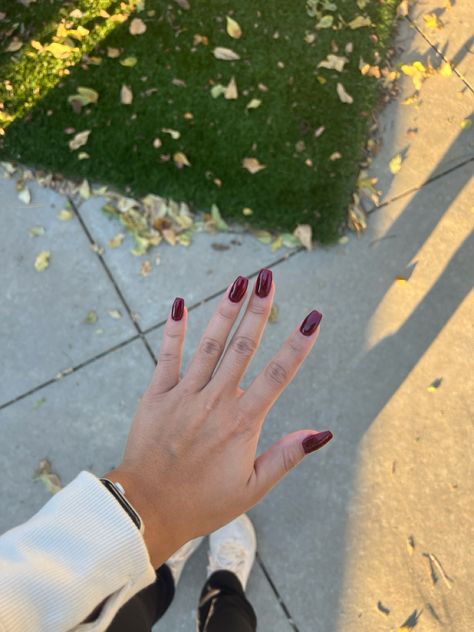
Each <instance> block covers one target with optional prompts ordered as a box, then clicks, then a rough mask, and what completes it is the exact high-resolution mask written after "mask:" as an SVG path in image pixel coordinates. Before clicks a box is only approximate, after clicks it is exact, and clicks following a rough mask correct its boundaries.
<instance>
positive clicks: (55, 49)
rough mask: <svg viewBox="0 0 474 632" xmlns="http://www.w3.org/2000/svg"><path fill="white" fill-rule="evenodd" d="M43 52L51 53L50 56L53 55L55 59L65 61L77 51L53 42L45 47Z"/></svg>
mask: <svg viewBox="0 0 474 632" xmlns="http://www.w3.org/2000/svg"><path fill="white" fill-rule="evenodd" d="M43 50H44V51H46V52H48V53H51V55H53V57H55V58H56V59H67V58H68V57H70V56H71V55H72V53H73V52H75V51H77V50H78V49H77V48H71V46H65V45H64V44H59V43H58V42H53V43H52V44H49V45H48V46H45V47H44V49H43Z"/></svg>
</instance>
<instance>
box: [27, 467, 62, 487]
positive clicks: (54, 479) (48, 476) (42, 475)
mask: <svg viewBox="0 0 474 632" xmlns="http://www.w3.org/2000/svg"><path fill="white" fill-rule="evenodd" d="M33 480H40V481H42V482H43V483H44V485H45V486H46V489H47V490H48V491H49V492H51V494H56V493H57V492H59V490H60V489H61V479H60V478H59V476H58V475H57V474H54V473H53V472H52V471H51V463H50V462H49V461H48V459H43V460H42V461H40V463H39V467H38V469H37V470H36V471H35V473H34V475H33Z"/></svg>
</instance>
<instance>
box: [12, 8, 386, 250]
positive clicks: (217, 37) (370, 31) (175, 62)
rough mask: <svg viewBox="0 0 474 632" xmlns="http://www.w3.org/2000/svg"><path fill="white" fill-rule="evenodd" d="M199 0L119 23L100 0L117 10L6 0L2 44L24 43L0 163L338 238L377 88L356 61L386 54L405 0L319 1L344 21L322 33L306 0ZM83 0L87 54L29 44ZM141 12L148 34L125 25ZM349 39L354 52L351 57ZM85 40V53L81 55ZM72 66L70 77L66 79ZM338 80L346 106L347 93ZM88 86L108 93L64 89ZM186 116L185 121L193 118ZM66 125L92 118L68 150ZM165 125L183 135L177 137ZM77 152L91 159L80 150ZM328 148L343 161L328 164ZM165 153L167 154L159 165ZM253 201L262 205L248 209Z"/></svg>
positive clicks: (44, 37) (46, 39)
mask: <svg viewBox="0 0 474 632" xmlns="http://www.w3.org/2000/svg"><path fill="white" fill-rule="evenodd" d="M190 2H191V8H190V10H184V9H182V8H181V7H180V6H179V4H178V3H177V2H175V1H173V0H170V1H169V2H161V1H159V0H146V3H143V2H142V5H143V6H144V10H141V11H139V12H138V13H134V14H132V15H131V16H130V17H129V18H128V20H127V21H126V22H124V23H122V24H117V23H111V22H110V20H109V19H107V18H106V17H100V16H98V15H97V14H98V12H99V9H101V8H102V9H107V11H108V12H109V13H110V14H114V13H120V12H121V11H122V12H123V7H122V10H121V9H120V3H119V2H117V1H112V2H111V1H110V0H87V1H86V0H83V1H79V0H77V1H75V2H64V1H60V0H50V1H49V2H48V1H47V0H43V1H41V2H36V3H33V4H31V5H30V6H29V7H26V6H23V5H21V4H13V3H12V0H0V12H4V13H6V14H7V15H6V17H5V18H4V20H3V22H2V25H1V27H0V32H1V31H3V35H4V37H5V35H6V36H7V37H6V38H5V45H4V47H5V46H7V45H8V42H9V41H11V39H12V37H15V36H16V37H18V38H19V39H20V40H22V41H23V42H24V46H23V47H22V48H21V49H20V50H19V51H18V52H14V53H3V54H0V102H3V104H4V109H3V111H2V110H0V124H1V120H2V114H3V120H4V121H5V123H4V128H5V133H4V136H3V137H1V139H0V157H1V159H3V160H17V161H20V162H22V163H24V164H26V165H30V166H34V167H41V168H45V169H49V170H52V171H56V172H60V173H62V174H64V175H65V176H68V177H76V178H83V177H85V178H89V179H90V180H91V181H94V182H101V183H103V184H108V185H115V186H117V187H118V188H119V189H120V190H121V191H123V192H125V193H127V194H129V195H133V196H143V195H146V194H148V193H155V194H157V195H161V196H164V197H171V198H172V199H175V200H177V201H186V202H188V203H190V204H191V205H192V206H194V207H195V208H196V209H198V210H208V209H209V208H210V206H211V205H212V204H213V203H215V204H217V205H218V207H219V208H220V211H221V214H222V215H223V216H224V218H227V219H231V218H237V219H240V220H245V221H247V222H250V223H253V224H254V225H256V226H259V227H264V228H275V229H278V230H286V231H292V230H293V229H294V228H295V226H296V225H297V224H301V223H309V224H311V225H312V227H313V234H314V236H315V237H316V238H317V239H318V240H320V241H322V242H328V241H331V240H333V239H335V238H336V237H337V235H338V233H339V229H340V227H341V224H342V223H343V221H344V219H345V214H346V209H347V206H348V203H349V202H350V200H351V194H352V192H353V190H354V187H355V180H356V177H357V173H358V164H359V162H360V159H361V157H362V154H363V149H364V146H365V142H366V138H367V131H368V125H369V123H370V114H371V112H372V111H373V109H374V107H375V104H376V100H377V95H378V88H379V86H378V85H377V80H376V79H374V78H373V77H369V76H363V75H362V74H361V73H360V70H359V62H360V58H362V59H363V60H364V61H366V62H368V63H370V64H380V61H379V60H378V59H377V57H376V55H380V58H381V59H382V60H383V58H384V55H385V52H386V50H387V47H388V45H389V41H390V34H391V31H392V26H393V23H394V20H395V5H396V3H397V0H385V1H383V0H369V1H368V2H367V3H366V6H364V0H358V2H359V6H358V3H357V2H356V0H334V4H336V5H337V10H336V11H330V10H329V11H328V10H325V11H323V12H322V13H323V14H324V15H333V16H334V17H335V20H334V23H335V24H336V25H339V26H340V28H337V29H334V28H323V29H319V30H317V29H316V28H315V24H316V22H317V18H315V17H310V16H309V15H308V12H307V5H306V3H305V2H304V1H302V0H301V1H298V2H288V1H287V0H274V1H273V2H271V3H269V2H264V1H262V0H240V2H238V3H235V2H230V1H227V0H219V1H213V2H202V1H201V2H197V1H196V0H190ZM325 2H326V6H327V4H328V0H320V2H319V4H318V8H319V9H321V8H322V7H323V5H324V3H325ZM360 6H362V7H363V9H361V8H359V7H360ZM75 8H79V9H81V10H82V11H83V13H84V14H83V17H81V18H74V19H72V20H71V24H73V25H74V26H71V28H77V25H83V26H84V27H86V28H87V29H88V30H89V31H90V34H89V35H88V36H87V37H86V38H84V39H83V40H81V41H80V42H79V41H75V40H74V41H73V42H71V43H73V44H74V45H76V46H77V47H78V49H80V50H79V51H78V52H77V53H75V54H74V55H73V56H72V58H70V59H67V60H58V59H55V58H54V57H53V56H52V55H51V54H50V53H41V54H39V53H38V51H37V50H36V49H35V48H33V47H32V46H31V44H30V42H31V40H36V41H39V42H40V43H41V44H42V45H46V44H49V43H50V42H51V41H52V37H53V35H54V34H55V33H56V28H57V26H58V23H59V22H60V21H61V19H63V18H65V17H67V16H68V14H69V13H70V12H71V10H72V9H75ZM140 8H141V7H140V6H139V7H138V9H140ZM149 12H151V14H150V13H149ZM153 12H154V14H153ZM227 15H229V16H231V17H232V18H234V19H235V20H237V22H238V23H239V24H240V26H241V27H242V31H243V36H242V37H241V38H240V39H232V38H231V37H229V35H228V34H227V33H226V16H227ZM358 15H364V16H365V15H366V16H369V17H370V18H371V20H372V23H373V26H370V27H363V28H359V29H355V30H352V29H350V28H349V27H348V26H347V25H345V26H344V24H346V23H348V22H350V21H351V20H353V19H354V18H355V17H357V16H358ZM339 16H340V17H339ZM133 17H139V18H141V19H142V20H143V21H144V22H145V24H146V27H147V30H146V32H145V33H144V34H142V35H131V34H130V33H129V25H130V21H131V19H132V18H133ZM69 19H70V18H69ZM15 24H16V25H17V26H16V27H15V26H14V25H15ZM309 33H314V34H315V36H316V37H315V40H314V42H312V43H308V42H307V41H305V36H307V35H308V34H309ZM195 34H199V35H201V36H206V37H207V38H208V45H205V44H198V45H194V36H195ZM275 34H278V37H277V36H276V35H275ZM374 36H376V37H374ZM349 43H352V46H353V50H352V52H349V53H347V52H345V46H346V45H347V44H349ZM217 46H220V47H226V48H230V49H232V50H233V51H235V52H236V53H238V54H239V56H240V60H238V61H223V60H219V59H216V58H215V57H214V55H213V50H214V48H215V47H217ZM107 47H113V48H119V49H121V50H122V53H121V55H120V57H119V58H110V57H108V56H107ZM84 51H85V53H86V55H87V54H88V56H89V57H87V56H86V57H85V58H84V57H82V55H83V53H84ZM28 53H29V54H30V56H28ZM330 53H332V54H334V53H335V54H336V55H339V56H346V57H347V58H348V60H349V61H348V63H346V65H345V67H344V69H343V71H342V72H337V71H335V70H328V69H325V68H319V69H318V68H317V65H318V63H319V62H321V61H322V60H324V59H325V58H326V57H327V55H328V54H330ZM81 57H82V59H81ZM91 57H92V61H91V59H90V58H91ZM126 57H136V59H137V63H136V65H135V66H133V67H124V66H122V65H121V64H120V60H123V59H124V58H126ZM98 58H100V59H98ZM99 61H100V63H98V62H99ZM279 62H280V64H279ZM68 64H70V65H69V67H68V70H69V72H70V74H69V75H64V76H62V77H60V76H59V74H58V73H59V72H61V70H60V69H61V68H63V67H65V66H67V65H68ZM282 65H283V67H281V66H282ZM231 77H235V80H236V83H237V88H238V98H237V99H235V100H228V99H225V98H224V96H219V97H217V98H213V97H212V96H211V92H210V90H211V88H212V87H213V85H215V84H219V83H220V84H223V85H225V86H226V85H227V84H228V83H229V81H230V79H231ZM173 80H181V81H184V82H185V85H184V86H183V85H176V83H173ZM8 82H10V83H8ZM338 82H340V83H342V84H343V86H344V88H345V90H346V91H347V92H348V93H349V94H350V95H351V96H352V97H353V99H354V102H353V103H352V104H348V103H342V102H341V100H340V99H339V97H338V94H337V92H336V84H337V83H338ZM178 83H179V82H178ZM124 84H125V85H127V86H129V87H130V88H131V89H132V92H133V95H134V97H133V102H132V104H130V105H124V104H122V103H121V101H120V91H121V86H122V85H124ZM259 84H264V86H266V87H267V91H262V90H261V89H259V87H258V86H259ZM79 86H82V87H87V88H92V89H94V90H96V91H97V92H98V93H99V100H98V102H97V103H95V104H91V105H88V106H86V107H83V108H82V110H81V112H80V113H76V112H74V111H73V108H72V107H71V105H70V104H69V103H68V97H69V96H70V95H72V94H75V93H77V88H78V87H79ZM153 88H156V91H153V90H152V89H153ZM251 99H259V100H261V102H262V103H261V105H260V107H258V108H257V109H251V110H249V109H247V108H246V106H247V104H248V103H249V102H250V100H251ZM189 112H191V113H192V115H193V118H192V119H191V118H189V115H188V118H185V114H186V113H189ZM8 117H11V119H12V120H11V121H10V122H9V121H8V120H7V119H8ZM321 127H324V131H323V133H322V134H321V135H320V136H319V137H316V135H315V132H316V130H318V129H320V128H321ZM68 128H74V130H75V132H81V131H83V130H91V133H90V135H89V138H88V141H87V143H86V145H84V146H83V147H81V148H80V149H79V150H76V151H72V150H71V149H70V148H69V145H68V143H69V141H70V140H71V138H72V136H74V134H72V135H71V134H70V133H69V134H68V133H66V131H65V130H67V129H68ZM163 128H171V129H174V130H177V131H179V132H180V138H179V139H177V140H175V139H173V138H172V137H171V135H170V134H168V133H164V132H162V129H163ZM157 137H159V138H160V139H161V141H162V146H161V147H160V148H158V149H157V148H155V147H154V146H153V141H154V139H155V138H157ZM81 152H86V153H87V154H88V155H89V156H90V157H89V158H86V159H82V160H79V158H78V156H79V155H80V153H81ZM175 152H183V153H184V154H185V155H186V157H187V158H188V160H189V162H190V163H191V166H190V167H186V166H185V167H183V168H181V169H179V168H177V166H176V165H175V163H174V160H173V156H174V154H175ZM335 152H338V153H339V154H341V155H342V157H341V158H339V159H336V160H330V157H331V156H333V155H334V154H335ZM163 154H165V155H166V154H167V155H169V156H170V160H169V161H163V160H162V159H161V156H162V155H163ZM246 157H254V158H257V159H258V160H259V162H260V163H262V164H264V165H266V168H265V169H263V170H261V171H259V172H258V173H254V174H251V173H249V171H247V170H246V169H244V168H243V167H242V160H243V159H244V158H246ZM308 160H309V161H311V162H312V166H308V165H307V164H306V161H308ZM216 180H217V181H218V182H219V181H220V182H221V186H218V184H216ZM244 208H250V209H252V211H253V213H252V214H251V215H249V216H245V217H244V216H243V215H242V210H243V209H244Z"/></svg>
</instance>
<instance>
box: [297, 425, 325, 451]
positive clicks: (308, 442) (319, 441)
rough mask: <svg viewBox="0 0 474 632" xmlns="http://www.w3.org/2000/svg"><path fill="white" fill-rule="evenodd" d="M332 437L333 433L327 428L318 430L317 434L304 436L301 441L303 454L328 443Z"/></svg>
mask: <svg viewBox="0 0 474 632" xmlns="http://www.w3.org/2000/svg"><path fill="white" fill-rule="evenodd" d="M332 437H333V434H332V432H330V431H329V430H324V431H323V432H318V433H317V434H313V435H310V436H309V437H306V439H303V441H302V443H301V444H302V446H303V450H304V452H305V454H309V453H310V452H314V451H315V450H319V448H322V447H323V445H326V443H329V441H331V439H332Z"/></svg>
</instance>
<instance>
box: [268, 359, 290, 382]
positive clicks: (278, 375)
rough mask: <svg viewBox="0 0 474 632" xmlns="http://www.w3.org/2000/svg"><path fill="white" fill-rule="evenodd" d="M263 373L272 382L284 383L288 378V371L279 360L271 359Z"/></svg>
mask: <svg viewBox="0 0 474 632" xmlns="http://www.w3.org/2000/svg"><path fill="white" fill-rule="evenodd" d="M265 375H266V377H267V378H268V379H269V380H270V382H272V383H274V384H278V386H280V385H281V384H284V383H285V382H286V380H287V379H288V371H287V370H286V369H285V367H284V366H282V365H281V364H280V363H279V362H275V360H272V361H271V362H270V364H269V365H268V366H267V368H266V369H265Z"/></svg>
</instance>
